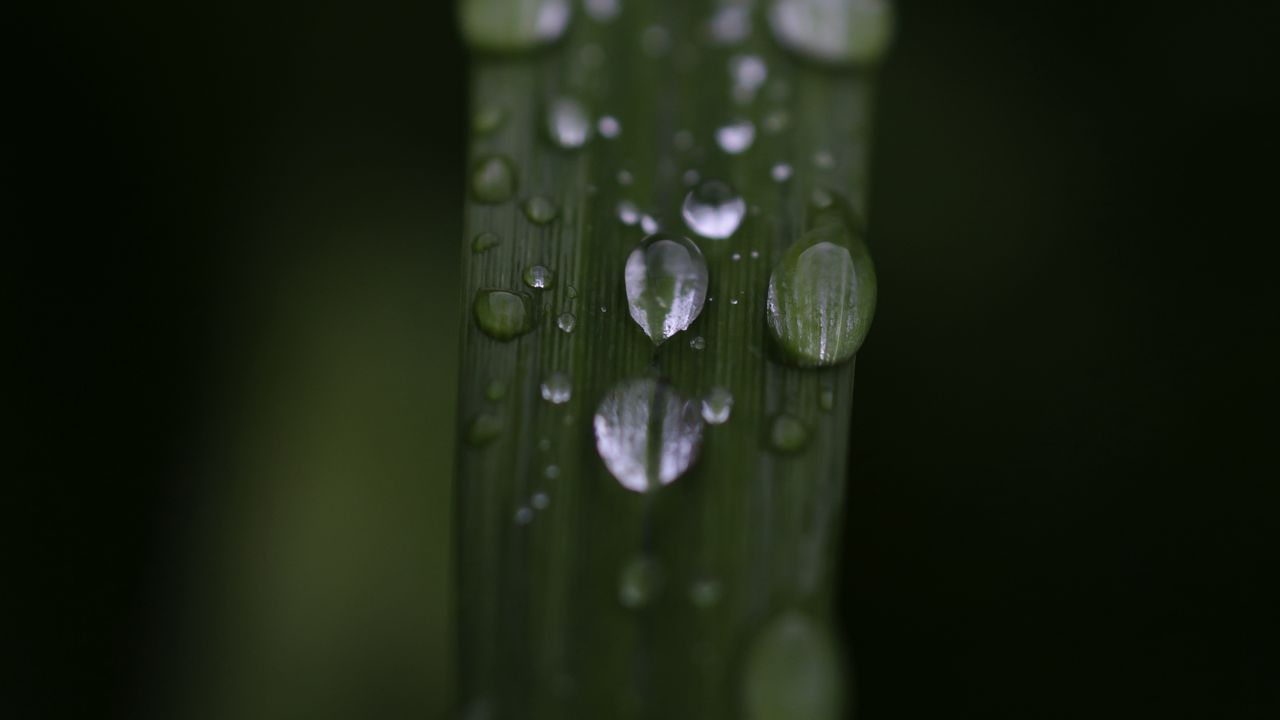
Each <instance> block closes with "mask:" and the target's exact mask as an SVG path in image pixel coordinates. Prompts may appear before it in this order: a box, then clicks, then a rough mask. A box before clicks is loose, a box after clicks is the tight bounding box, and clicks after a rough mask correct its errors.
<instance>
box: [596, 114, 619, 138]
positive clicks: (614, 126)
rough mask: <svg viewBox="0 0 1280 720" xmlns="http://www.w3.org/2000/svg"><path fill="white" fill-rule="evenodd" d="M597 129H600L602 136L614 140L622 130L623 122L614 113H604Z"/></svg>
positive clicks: (597, 124)
mask: <svg viewBox="0 0 1280 720" xmlns="http://www.w3.org/2000/svg"><path fill="white" fill-rule="evenodd" d="M596 129H597V130H599V131H600V136H601V137H603V138H607V139H609V140H612V139H614V138H616V137H618V135H619V134H620V133H621V132H622V123H620V122H618V118H616V117H614V116H612V115H603V116H601V117H600V120H599V121H598V122H597V123H596Z"/></svg>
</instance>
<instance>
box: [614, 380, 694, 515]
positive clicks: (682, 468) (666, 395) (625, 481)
mask: <svg viewBox="0 0 1280 720" xmlns="http://www.w3.org/2000/svg"><path fill="white" fill-rule="evenodd" d="M594 425H595V435H596V450H597V451H598V452H599V453H600V459H601V460H603V461H604V464H605V467H606V468H608V469H609V472H610V474H612V475H613V476H614V477H615V478H617V480H618V482H619V483H621V484H622V486H623V487H625V488H627V489H628V490H634V491H635V492H648V491H650V490H656V489H657V488H659V487H661V486H662V485H668V484H670V483H672V482H674V481H675V480H676V479H677V478H679V477H680V476H681V475H683V474H684V473H685V472H686V471H687V470H688V469H689V467H690V466H691V465H692V464H693V462H694V460H696V459H697V457H698V450H699V447H700V446H701V444H702V418H701V417H699V415H698V405H697V403H695V402H693V401H691V400H686V399H684V398H682V397H680V396H679V394H677V393H676V392H675V390H674V389H673V388H671V387H670V386H668V385H666V384H665V383H660V382H658V381H656V380H651V379H644V380H628V381H624V382H622V383H619V384H618V385H616V386H614V387H613V389H611V390H610V391H609V392H608V393H607V394H606V395H605V396H604V399H602V400H601V401H600V405H599V407H598V408H597V409H596V414H595V418H594Z"/></svg>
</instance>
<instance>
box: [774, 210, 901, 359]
mask: <svg viewBox="0 0 1280 720" xmlns="http://www.w3.org/2000/svg"><path fill="white" fill-rule="evenodd" d="M833 214H842V213H841V211H840V209H839V208H838V207H837V208H834V209H831V210H827V211H824V212H823V216H824V217H830V216H831V215H833ZM767 303H768V319H769V329H770V330H772V331H773V336H774V338H775V339H776V340H777V341H778V346H779V347H780V348H781V350H782V352H783V354H785V355H786V356H787V357H788V358H789V359H790V360H792V361H793V362H795V363H796V364H798V365H801V366H803V367H814V366H819V365H834V364H836V363H840V362H844V361H846V360H848V359H849V358H851V357H853V355H854V353H856V352H858V348H859V347H861V345H862V341H863V339H864V338H865V337H866V335H867V329H868V328H869V327H870V326H871V319H872V317H873V315H874V314H875V304H876V279H875V269H874V268H873V267H872V264H871V255H870V254H869V253H868V252H867V249H866V246H865V244H863V243H862V241H861V238H859V237H858V236H857V235H856V234H855V233H854V232H853V230H852V229H851V226H850V223H849V222H847V221H844V220H839V221H834V220H833V221H829V222H825V223H824V224H822V225H819V226H818V227H815V228H813V229H811V230H809V231H808V232H806V233H805V234H804V235H803V236H801V238H800V240H799V241H798V242H797V243H796V244H795V245H794V246H792V247H791V249H790V250H788V251H787V252H786V254H784V255H783V256H782V260H781V262H779V263H778V266H777V267H776V268H774V270H773V274H772V275H771V276H770V278H769V294H768V298H767Z"/></svg>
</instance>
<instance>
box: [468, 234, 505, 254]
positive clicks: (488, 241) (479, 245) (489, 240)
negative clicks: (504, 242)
mask: <svg viewBox="0 0 1280 720" xmlns="http://www.w3.org/2000/svg"><path fill="white" fill-rule="evenodd" d="M499 240H500V238H499V237H498V233H495V232H489V231H488V230H486V231H484V232H482V233H479V234H477V235H476V236H475V237H474V238H472V239H471V252H473V253H482V252H485V251H486V250H489V249H491V248H495V247H497V246H498V242H499Z"/></svg>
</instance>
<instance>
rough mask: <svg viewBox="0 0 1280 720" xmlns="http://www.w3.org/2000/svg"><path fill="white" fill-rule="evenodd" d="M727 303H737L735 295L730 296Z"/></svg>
mask: <svg viewBox="0 0 1280 720" xmlns="http://www.w3.org/2000/svg"><path fill="white" fill-rule="evenodd" d="M729 304H730V305H737V304H738V298H736V297H731V298H729Z"/></svg>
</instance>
